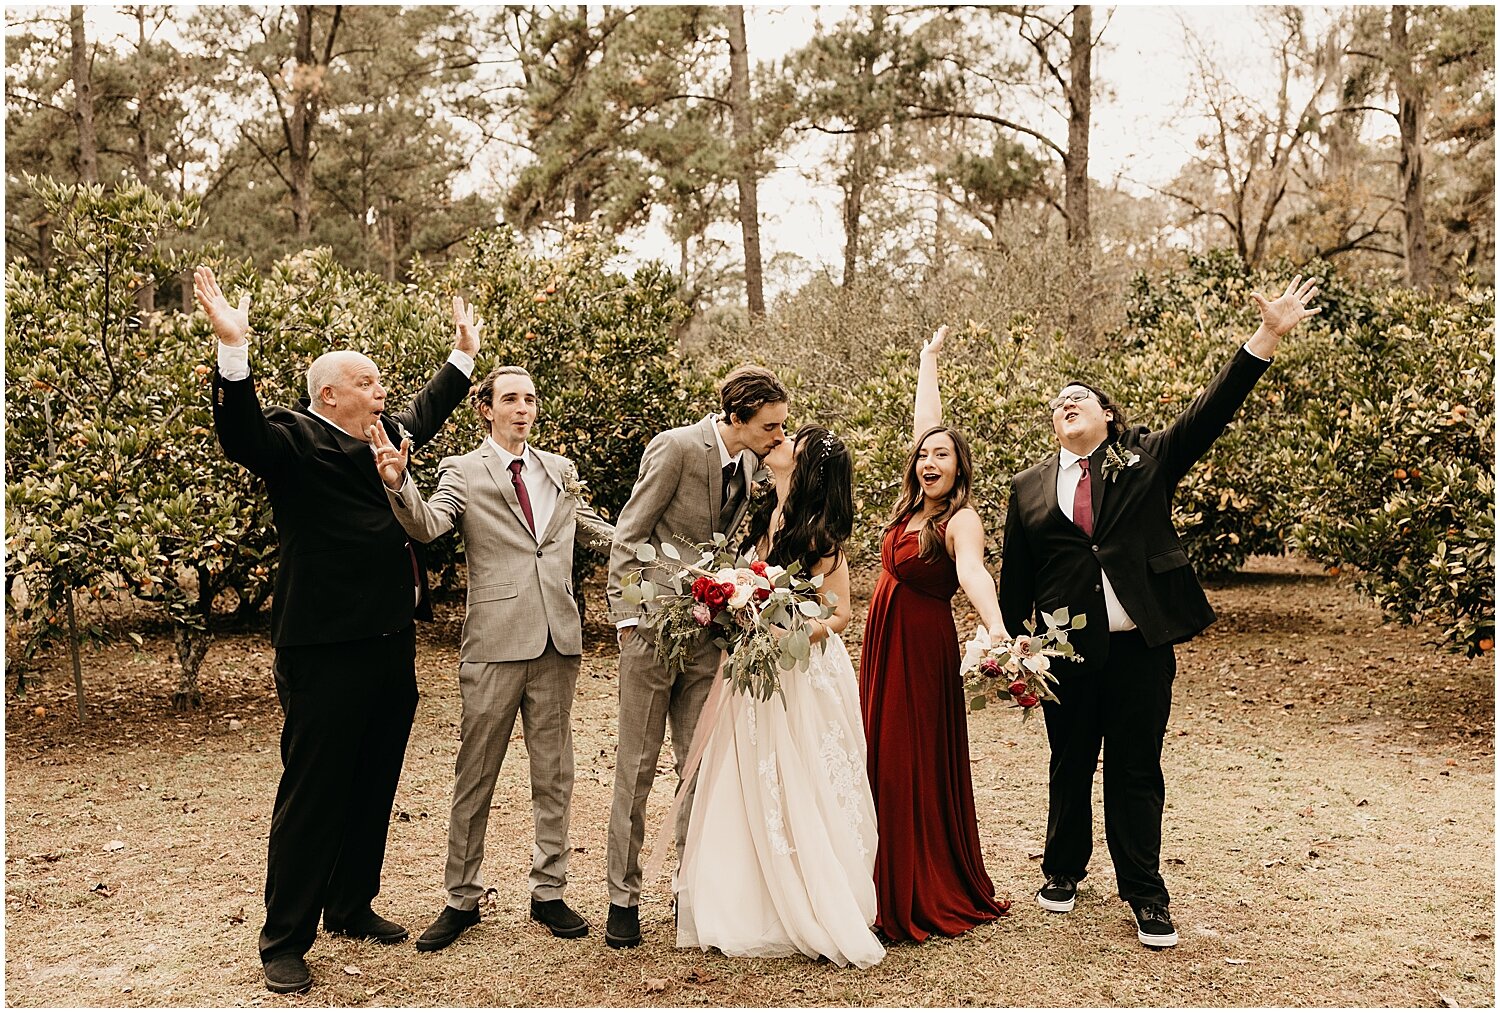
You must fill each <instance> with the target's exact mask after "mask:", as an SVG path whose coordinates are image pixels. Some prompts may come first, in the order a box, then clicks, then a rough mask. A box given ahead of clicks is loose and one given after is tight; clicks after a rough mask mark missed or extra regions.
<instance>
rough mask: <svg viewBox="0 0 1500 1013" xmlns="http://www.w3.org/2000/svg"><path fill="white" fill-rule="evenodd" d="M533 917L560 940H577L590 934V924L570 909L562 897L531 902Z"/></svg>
mask: <svg viewBox="0 0 1500 1013" xmlns="http://www.w3.org/2000/svg"><path fill="white" fill-rule="evenodd" d="M531 917H532V919H533V920H535V921H539V922H541V923H542V924H543V925H545V926H547V928H548V929H549V930H550V931H551V932H552V934H553V935H554V936H556V937H557V938H559V939H577V938H578V937H579V936H586V935H588V934H589V923H588V922H586V921H584V920H583V917H582V916H581V915H579V913H578V912H577V911H574V910H573V909H572V908H570V907H568V904H567V901H564V900H563V899H562V898H561V897H559V898H558V899H557V900H534V901H532V902H531Z"/></svg>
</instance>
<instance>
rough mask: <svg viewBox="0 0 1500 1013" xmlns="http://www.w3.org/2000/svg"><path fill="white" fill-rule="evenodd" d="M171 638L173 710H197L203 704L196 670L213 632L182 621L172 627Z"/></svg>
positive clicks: (199, 666) (206, 650)
mask: <svg viewBox="0 0 1500 1013" xmlns="http://www.w3.org/2000/svg"><path fill="white" fill-rule="evenodd" d="M172 639H173V641H174V642H175V643H176V645H177V666H178V669H177V692H175V693H173V694H172V709H173V710H174V711H188V710H197V709H198V708H200V707H202V706H203V691H202V690H200V689H199V688H198V670H199V669H200V668H201V667H202V666H203V657H204V655H206V654H207V653H208V645H209V643H210V642H212V640H213V634H212V633H210V632H209V631H208V630H206V629H203V630H198V629H194V628H193V627H191V626H187V625H184V624H182V623H176V624H174V625H173V627H172Z"/></svg>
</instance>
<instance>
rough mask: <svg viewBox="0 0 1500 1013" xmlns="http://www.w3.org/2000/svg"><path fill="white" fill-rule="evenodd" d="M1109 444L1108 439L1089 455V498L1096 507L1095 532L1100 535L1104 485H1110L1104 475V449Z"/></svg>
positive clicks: (1102, 520)
mask: <svg viewBox="0 0 1500 1013" xmlns="http://www.w3.org/2000/svg"><path fill="white" fill-rule="evenodd" d="M1108 446H1109V441H1108V440H1106V441H1104V443H1102V444H1100V445H1099V447H1098V448H1097V449H1096V450H1095V451H1094V452H1093V453H1092V454H1090V455H1089V492H1090V493H1091V494H1092V495H1091V496H1090V497H1089V499H1090V500H1091V501H1092V503H1093V507H1094V534H1095V535H1098V533H1099V529H1100V528H1102V527H1103V526H1104V514H1103V510H1104V487H1105V486H1107V485H1109V480H1108V479H1107V478H1105V477H1104V472H1103V467H1104V451H1105V449H1106V448H1107V447H1108Z"/></svg>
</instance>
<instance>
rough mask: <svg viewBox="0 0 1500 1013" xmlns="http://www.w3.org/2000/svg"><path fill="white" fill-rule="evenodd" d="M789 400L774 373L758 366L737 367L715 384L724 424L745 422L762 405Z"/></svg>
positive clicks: (753, 416) (762, 406) (751, 417)
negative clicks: (717, 384) (717, 388)
mask: <svg viewBox="0 0 1500 1013" xmlns="http://www.w3.org/2000/svg"><path fill="white" fill-rule="evenodd" d="M790 400H791V398H790V397H788V396H787V392H786V388H785V387H783V386H782V385H781V381H780V380H778V379H776V374H775V373H773V372H771V371H770V370H769V369H762V368H761V367H759V366H740V367H739V368H737V369H735V370H734V371H732V372H731V373H730V374H729V375H728V376H726V377H724V379H723V380H721V381H719V407H720V408H721V409H723V411H724V421H725V422H732V421H733V420H734V419H739V420H740V421H741V422H749V421H750V420H751V419H753V418H755V413H756V412H758V411H760V410H761V409H762V408H764V407H765V406H766V405H768V404H781V403H782V402H784V401H790Z"/></svg>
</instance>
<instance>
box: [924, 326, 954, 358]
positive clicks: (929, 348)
mask: <svg viewBox="0 0 1500 1013" xmlns="http://www.w3.org/2000/svg"><path fill="white" fill-rule="evenodd" d="M947 337H948V325H947V324H944V325H943V326H941V327H939V328H938V329H937V330H935V331H933V332H932V337H930V338H928V339H927V340H926V341H924V342H922V354H923V355H937V354H938V353H939V352H941V351H942V350H943V341H944V340H945V339H946V338H947Z"/></svg>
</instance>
